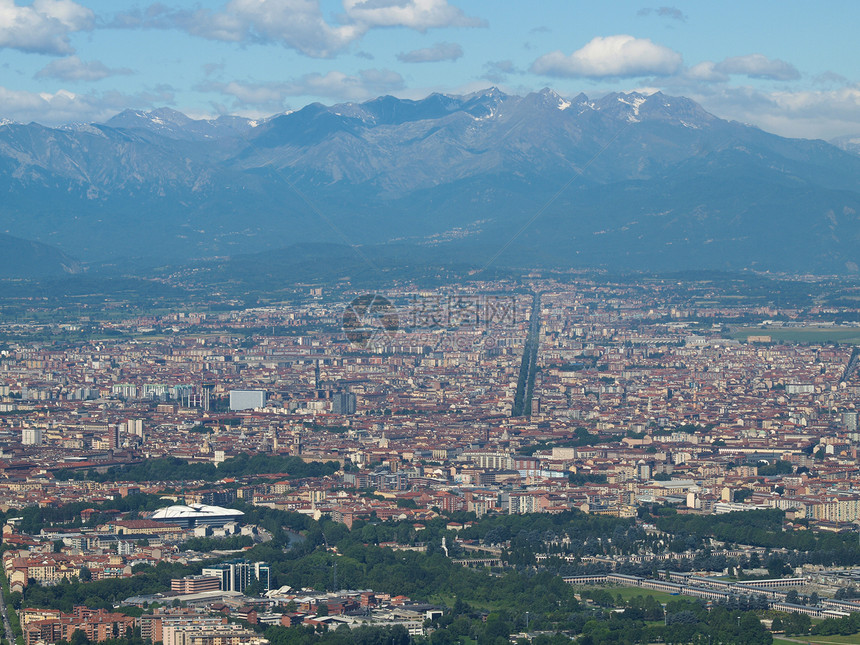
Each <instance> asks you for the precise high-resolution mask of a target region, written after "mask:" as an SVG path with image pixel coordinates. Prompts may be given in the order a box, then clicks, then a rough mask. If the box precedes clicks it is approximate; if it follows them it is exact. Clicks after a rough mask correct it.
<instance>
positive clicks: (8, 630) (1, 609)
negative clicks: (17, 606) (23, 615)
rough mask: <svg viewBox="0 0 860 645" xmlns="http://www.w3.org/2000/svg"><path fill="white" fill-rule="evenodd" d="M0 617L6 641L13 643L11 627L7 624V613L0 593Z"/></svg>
mask: <svg viewBox="0 0 860 645" xmlns="http://www.w3.org/2000/svg"><path fill="white" fill-rule="evenodd" d="M13 611H14V610H13ZM0 615H2V616H3V628H4V629H5V630H6V640H7V641H9V642H10V643H14V642H15V634H14V633H13V632H12V625H11V624H10V623H9V612H8V611H7V609H6V600H5V599H4V598H3V594H2V593H0Z"/></svg>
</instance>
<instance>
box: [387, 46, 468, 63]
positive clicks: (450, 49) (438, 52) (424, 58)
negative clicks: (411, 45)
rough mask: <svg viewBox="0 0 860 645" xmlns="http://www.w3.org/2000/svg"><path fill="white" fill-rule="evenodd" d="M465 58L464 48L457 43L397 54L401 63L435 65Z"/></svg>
mask: <svg viewBox="0 0 860 645" xmlns="http://www.w3.org/2000/svg"><path fill="white" fill-rule="evenodd" d="M462 56H463V48H462V47H460V45H458V44H457V43H436V44H435V45H433V46H432V47H424V48H422V49H413V50H412V51H410V52H401V53H399V54H397V60H399V61H400V62H401V63H435V62H438V61H443V60H457V59H458V58H461V57H462Z"/></svg>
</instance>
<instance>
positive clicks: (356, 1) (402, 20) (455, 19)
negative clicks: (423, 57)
mask: <svg viewBox="0 0 860 645" xmlns="http://www.w3.org/2000/svg"><path fill="white" fill-rule="evenodd" d="M343 8H344V10H345V11H346V15H347V16H348V17H349V18H350V19H351V20H352V21H354V22H355V23H357V24H360V25H365V26H366V27H409V28H410V29H415V30H417V31H421V32H424V31H427V30H428V29H432V28H437V27H485V26H486V21H484V20H481V19H480V18H472V17H469V16H467V15H466V14H464V13H463V11H462V10H461V9H458V8H457V7H452V6H451V5H449V4H448V2H447V0H343Z"/></svg>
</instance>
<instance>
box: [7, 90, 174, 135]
mask: <svg viewBox="0 0 860 645" xmlns="http://www.w3.org/2000/svg"><path fill="white" fill-rule="evenodd" d="M172 101H173V91H172V89H171V88H169V87H157V88H154V89H153V90H147V91H144V92H141V93H139V94H135V95H129V94H122V93H120V92H102V93H95V92H88V93H86V94H77V93H74V92H70V91H68V90H65V89H61V90H58V91H56V92H53V93H51V92H26V91H22V90H12V89H8V88H6V87H2V86H0V106H2V116H3V117H4V118H8V119H11V120H13V121H20V122H24V123H28V122H30V121H35V122H37V123H41V124H43V125H48V126H53V125H61V124H64V123H72V122H87V123H96V122H102V121H106V120H107V119H109V118H110V117H112V116H114V115H115V114H116V113H117V112H120V111H122V110H124V109H126V108H129V107H134V108H138V109H148V108H151V107H153V106H156V105H164V104H165V103H171V102H172Z"/></svg>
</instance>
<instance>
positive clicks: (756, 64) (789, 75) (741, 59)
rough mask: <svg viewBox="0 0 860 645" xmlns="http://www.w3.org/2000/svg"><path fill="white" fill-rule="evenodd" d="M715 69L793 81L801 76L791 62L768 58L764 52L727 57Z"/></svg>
mask: <svg viewBox="0 0 860 645" xmlns="http://www.w3.org/2000/svg"><path fill="white" fill-rule="evenodd" d="M714 69H715V70H716V71H717V72H722V73H723V74H741V75H744V76H749V77H750V78H764V79H769V80H772V81H793V80H796V79H798V78H800V72H798V71H797V68H795V66H794V65H792V64H791V63H787V62H785V61H784V60H779V59H778V58H768V57H767V56H765V55H763V54H748V55H746V56H734V57H732V58H727V59H725V60H724V61H723V62H721V63H719V64H717V65H716V66H715V68H714Z"/></svg>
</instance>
